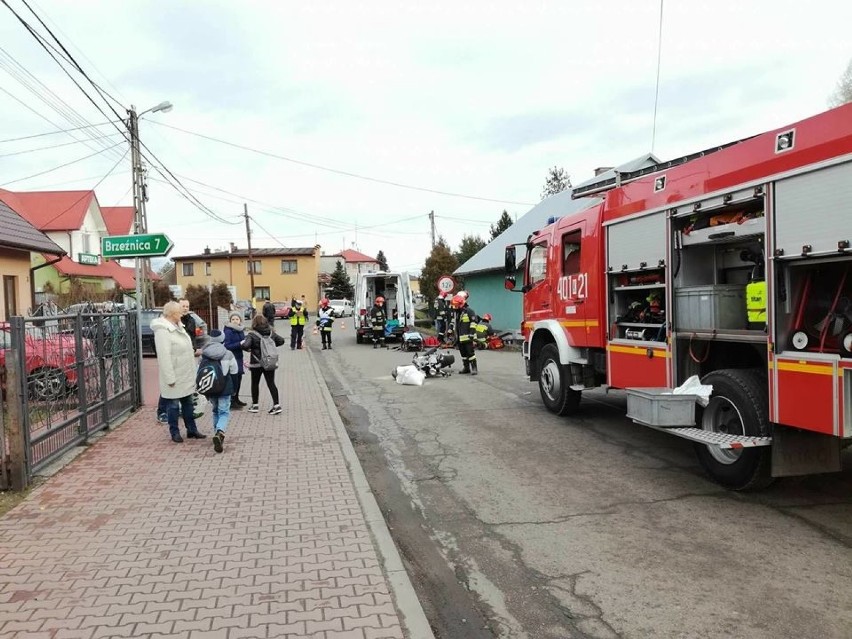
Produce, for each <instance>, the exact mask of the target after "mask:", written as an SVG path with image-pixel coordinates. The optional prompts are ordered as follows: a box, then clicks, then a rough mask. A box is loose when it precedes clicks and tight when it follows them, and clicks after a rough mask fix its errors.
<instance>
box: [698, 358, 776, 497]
mask: <svg viewBox="0 0 852 639" xmlns="http://www.w3.org/2000/svg"><path fill="white" fill-rule="evenodd" d="M701 382H702V383H703V384H712V385H713V394H712V395H711V396H710V403H709V404H708V405H707V406H706V407H704V408H702V409H699V412H698V415H697V425H698V427H699V428H702V429H704V430H709V431H713V432H717V433H726V434H729V435H754V436H766V435H768V434H769V415H768V411H769V398H768V391H767V381H766V376H765V374H763V372H762V371H758V370H748V369H742V370H741V369H724V370H718V371H714V372H712V373H709V374H707V375H705V376H704V378H703V379H702V380H701ZM695 452H696V454H697V455H698V461H699V462H700V463H701V466H702V467H703V468H704V470H705V471H706V472H707V474H708V475H710V477H712V478H713V480H714V481H716V482H717V483H719V484H721V485H722V486H724V487H725V488H728V489H730V490H742V491H745V490H755V489H758V488H764V487H766V486H768V485H769V484H771V483H772V477H771V475H770V462H771V457H772V456H771V454H770V449H769V447H768V446H759V447H756V448H744V449H740V450H731V449H722V448H719V447H717V446H708V445H705V444H698V443H696V444H695Z"/></svg>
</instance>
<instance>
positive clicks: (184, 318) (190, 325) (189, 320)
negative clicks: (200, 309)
mask: <svg viewBox="0 0 852 639" xmlns="http://www.w3.org/2000/svg"><path fill="white" fill-rule="evenodd" d="M178 304H180V323H181V324H183V328H184V330H185V331H186V334H187V335H189V337H190V338H191V339H192V348H193V349H195V350H196V351H197V350H198V348H199V345H198V336H197V335H196V331H195V329H196V328H198V327H197V326H196V325H195V319H194V318H193V317H192V313H190V312H189V300H188V299H186V298H182V299H179V300H178ZM198 354H199V353H197V352H196V353H195V355H196V356H198Z"/></svg>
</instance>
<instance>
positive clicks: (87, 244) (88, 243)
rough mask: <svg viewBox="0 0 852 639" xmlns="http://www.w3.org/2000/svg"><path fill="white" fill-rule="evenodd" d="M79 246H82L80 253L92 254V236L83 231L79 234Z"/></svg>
mask: <svg viewBox="0 0 852 639" xmlns="http://www.w3.org/2000/svg"><path fill="white" fill-rule="evenodd" d="M80 239H81V240H82V241H81V242H80V245H81V246H82V250H81V251H80V252H81V253H91V252H92V236H91V235H89V234H88V233H86V232H85V231H84V232H82V233H80Z"/></svg>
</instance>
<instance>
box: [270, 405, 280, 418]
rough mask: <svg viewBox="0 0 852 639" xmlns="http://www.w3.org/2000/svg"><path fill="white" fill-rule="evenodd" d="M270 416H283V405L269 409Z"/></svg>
mask: <svg viewBox="0 0 852 639" xmlns="http://www.w3.org/2000/svg"><path fill="white" fill-rule="evenodd" d="M269 414H270V415H280V414H281V404H275V406H273V407H272V408H270V409H269Z"/></svg>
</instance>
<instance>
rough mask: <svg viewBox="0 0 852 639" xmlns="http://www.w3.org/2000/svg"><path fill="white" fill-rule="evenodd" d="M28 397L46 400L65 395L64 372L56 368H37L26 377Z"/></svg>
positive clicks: (41, 400) (39, 400)
mask: <svg viewBox="0 0 852 639" xmlns="http://www.w3.org/2000/svg"><path fill="white" fill-rule="evenodd" d="M27 388H28V389H29V394H30V398H31V399H33V400H35V401H37V402H48V401H52V400H56V399H59V398H61V397H63V396H64V395H65V391H66V380H65V373H63V372H62V371H61V370H59V369H58V368H38V369H36V370H34V371H33V372H32V373H30V374H29V376H28V377H27Z"/></svg>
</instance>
